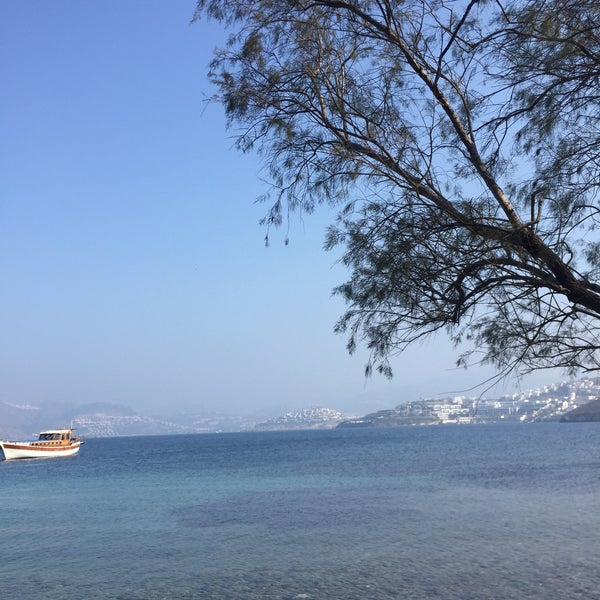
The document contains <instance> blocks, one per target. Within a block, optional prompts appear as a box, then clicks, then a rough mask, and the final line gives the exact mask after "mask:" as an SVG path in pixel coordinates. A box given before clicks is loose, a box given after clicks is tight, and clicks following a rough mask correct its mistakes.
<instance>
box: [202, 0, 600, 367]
mask: <svg viewBox="0 0 600 600" xmlns="http://www.w3.org/2000/svg"><path fill="white" fill-rule="evenodd" d="M205 15H206V16H208V17H209V18H213V19H217V20H218V21H220V22H222V23H224V24H225V25H226V26H228V27H229V28H230V30H231V31H232V34H231V37H230V39H229V42H228V44H227V45H226V47H224V48H221V49H219V50H217V51H216V53H215V56H214V60H213V62H212V64H211V69H210V77H211V79H212V81H213V82H214V83H215V84H216V86H217V89H218V99H219V100H220V101H221V102H222V103H223V104H224V106H225V110H226V114H227V117H228V121H229V124H230V125H232V126H236V127H238V128H239V129H238V132H239V133H238V137H237V143H238V147H239V148H240V149H241V150H242V151H249V150H251V149H255V150H257V151H258V152H259V153H260V154H261V156H262V157H263V158H264V160H265V163H266V164H267V166H268V169H269V172H270V175H271V177H272V189H271V194H270V196H269V198H270V200H271V206H270V209H269V211H268V214H267V216H266V218H265V224H266V226H267V227H269V226H271V225H278V224H280V223H281V222H282V218H283V215H284V214H285V213H286V212H287V211H290V210H299V211H306V212H311V211H312V210H313V209H314V208H315V206H316V205H317V204H318V203H322V202H326V203H330V204H332V205H334V206H337V207H339V212H338V218H337V220H336V222H335V223H334V224H332V225H331V227H330V229H329V232H328V236H327V241H326V247H327V248H332V247H335V246H341V247H342V248H343V259H342V260H343V262H344V263H345V265H347V267H348V269H349V273H350V276H349V280H348V281H347V282H346V283H344V284H343V285H341V286H339V287H338V288H337V289H336V292H337V293H339V294H341V295H342V296H343V297H344V299H345V300H346V303H347V310H346V312H345V314H344V315H343V316H342V317H341V318H340V320H339V322H338V323H337V325H336V330H337V331H339V332H345V333H347V334H348V335H349V342H348V348H349V350H350V351H353V350H354V349H355V348H356V346H357V344H358V343H365V344H366V345H367V346H368V348H370V351H371V354H370V360H369V364H368V366H367V371H368V372H370V371H371V370H372V369H373V368H376V369H377V370H379V371H380V372H383V373H384V374H387V375H390V374H391V368H390V364H389V360H388V359H389V357H390V356H391V355H393V354H394V353H396V352H399V351H401V350H403V349H404V348H405V347H406V346H407V345H409V344H411V343H412V342H414V341H415V340H417V339H419V338H421V337H423V336H428V335H431V334H432V333H434V332H436V331H438V330H441V329H443V330H446V331H447V332H448V333H449V334H450V336H451V337H452V339H453V340H454V342H455V343H456V344H457V345H460V344H461V343H463V342H469V345H468V346H469V347H475V348H476V349H477V351H476V352H477V353H478V354H473V351H464V353H463V355H462V356H461V358H460V359H459V362H462V363H465V364H466V363H467V362H470V361H473V360H480V361H482V362H488V363H492V364H493V365H495V366H496V367H497V368H499V369H500V371H501V372H504V373H507V372H510V371H512V370H517V371H519V372H528V371H531V370H534V369H540V368H549V367H557V366H558V367H564V368H566V369H568V370H571V371H576V370H580V369H583V370H588V371H589V370H597V369H599V368H600V358H599V356H598V349H599V348H600V345H599V344H600V341H599V334H600V281H599V278H600V243H598V242H597V236H596V226H597V223H598V216H599V214H598V189H599V186H600V178H599V175H600V160H599V154H600V110H599V102H598V100H599V93H600V92H599V91H598V90H600V9H598V7H597V4H596V3H595V2H594V1H592V0H583V1H581V0H577V1H576V0H564V1H563V2H560V3H559V2H558V1H557V0H529V1H519V0H514V1H513V2H510V3H506V4H504V3H502V2H501V1H499V0H498V1H491V0H489V1H485V0H471V1H459V0H406V1H402V0H396V1H392V0H348V1H341V0H340V1H338V0H330V1H326V0H323V1H319V0H296V1H294V0H253V1H242V0H200V1H199V2H198V7H197V12H196V16H195V18H201V17H202V16H205Z"/></svg>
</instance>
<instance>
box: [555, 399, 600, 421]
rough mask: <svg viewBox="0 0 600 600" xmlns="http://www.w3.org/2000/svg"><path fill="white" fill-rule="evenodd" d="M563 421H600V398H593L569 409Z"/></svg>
mask: <svg viewBox="0 0 600 600" xmlns="http://www.w3.org/2000/svg"><path fill="white" fill-rule="evenodd" d="M560 421H561V423H584V422H587V421H600V400H592V401H591V402H588V403H587V404H584V405H583V406H578V407H577V408H575V409H573V410H571V411H569V412H568V413H566V414H565V415H563V416H562V417H561V419H560Z"/></svg>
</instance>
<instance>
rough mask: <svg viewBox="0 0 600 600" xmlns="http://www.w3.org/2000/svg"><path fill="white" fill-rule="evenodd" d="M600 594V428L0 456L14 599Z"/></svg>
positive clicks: (119, 446) (366, 433)
mask: <svg viewBox="0 0 600 600" xmlns="http://www.w3.org/2000/svg"><path fill="white" fill-rule="evenodd" d="M62 597H64V598H66V597H74V598H86V599H88V598H99V599H108V598H110V599H122V600H129V599H131V600H134V599H136V600H137V599H140V600H141V599H159V598H161V599H171V598H173V599H192V598H198V599H210V600H217V599H219V600H226V599H264V600H270V599H282V600H292V599H298V600H299V599H304V600H316V599H340V600H354V599H356V600H358V599H360V600H369V599H373V600H378V599H389V598H409V599H412V598H415V599H419V598H440V599H461V600H463V599H469V598H471V599H477V600H484V599H494V600H497V599H503V598H514V599H519V600H521V599H532V598H535V599H537V598H539V599H544V600H546V599H555V598H565V599H576V598H582V599H583V598H585V599H590V598H598V599H600V423H590V424H557V423H552V424H537V425H514V426H513V425H503V426H446V427H418V428H399V429H389V430H376V429H355V430H335V431H323V432H286V433H238V434H220V435H195V436H168V437H137V438H114V439H90V440H87V443H86V444H85V445H84V446H83V447H82V449H81V451H80V454H79V456H76V457H73V458H63V459H49V460H40V459H38V460H26V461H8V462H7V461H0V598H11V599H12V598H14V599H19V600H29V599H34V598H35V599H36V600H39V599H45V598H62Z"/></svg>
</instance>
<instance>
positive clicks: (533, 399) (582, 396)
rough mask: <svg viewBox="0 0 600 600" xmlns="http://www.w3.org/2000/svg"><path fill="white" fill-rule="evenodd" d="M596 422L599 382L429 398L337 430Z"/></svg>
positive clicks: (344, 424) (599, 405) (599, 409)
mask: <svg viewBox="0 0 600 600" xmlns="http://www.w3.org/2000/svg"><path fill="white" fill-rule="evenodd" d="M592 420H594V421H595V420H600V382H598V381H597V380H596V379H582V380H579V381H572V382H561V383H555V384H552V385H548V386H544V387H541V388H538V389H534V390H527V391H525V392H518V393H514V394H509V395H505V396H502V397H500V398H473V397H466V396H454V397H451V398H429V399H423V400H418V401H415V402H406V403H403V404H399V405H398V406H396V407H395V408H392V409H388V410H382V411H378V412H375V413H370V414H367V415H365V416H364V417H360V418H358V419H348V420H345V421H343V422H342V423H340V424H339V427H397V426H401V425H438V424H475V423H509V422H516V423H533V422H538V421H563V422H567V421H592Z"/></svg>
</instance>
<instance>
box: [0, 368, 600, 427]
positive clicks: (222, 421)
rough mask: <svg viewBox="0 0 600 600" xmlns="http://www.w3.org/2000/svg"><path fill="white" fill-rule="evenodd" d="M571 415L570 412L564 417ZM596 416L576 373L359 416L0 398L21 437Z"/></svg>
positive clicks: (7, 423) (0, 415) (596, 386)
mask: <svg viewBox="0 0 600 600" xmlns="http://www.w3.org/2000/svg"><path fill="white" fill-rule="evenodd" d="M571 415H572V416H571ZM540 420H564V421H584V420H587V421H589V420H600V382H598V381H597V380H592V379H582V380H579V381H574V382H569V383H566V382H562V383H556V384H551V385H548V386H544V387H543V388H538V389H535V390H528V391H525V392H521V393H519V394H512V395H509V396H503V397H501V398H497V399H490V398H486V399H477V398H466V397H453V398H436V399H431V398H430V399H423V400H420V401H416V402H408V403H401V404H398V405H397V406H396V407H395V408H391V409H388V410H383V411H378V412H377V413H371V414H369V415H365V416H364V417H357V416H356V415H343V414H342V413H341V412H339V411H337V410H335V409H332V408H322V407H318V408H316V407H312V408H301V409H299V410H297V411H295V412H288V413H286V414H284V415H281V416H279V417H273V418H268V419H266V420H265V419H264V417H262V418H261V417H260V416H258V415H245V416H243V415H240V416H225V415H218V414H214V413H201V412H200V411H198V412H197V413H194V414H190V413H185V414H183V413H179V414H169V415H163V416H160V417H156V416H148V415H141V414H138V413H136V412H135V411H134V410H132V409H131V408H129V407H126V406H120V405H116V404H111V403H95V404H80V405H73V404H66V403H57V404H47V405H42V406H31V405H18V404H11V403H8V402H0V438H2V439H27V438H31V437H34V436H36V435H37V433H38V432H39V431H41V430H43V429H48V428H54V427H69V426H70V427H74V428H76V429H77V430H78V433H79V434H80V435H81V436H84V437H85V436H87V437H111V436H124V435H171V434H185V433H214V432H228V431H230V432H233V431H257V430H262V431H266V430H286V429H323V428H333V427H337V426H339V425H340V424H342V426H343V425H346V426H348V425H349V426H354V425H360V426H383V427H392V426H399V425H424V424H441V423H482V422H496V421H498V422H502V421H504V422H508V421H519V422H531V421H540Z"/></svg>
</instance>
